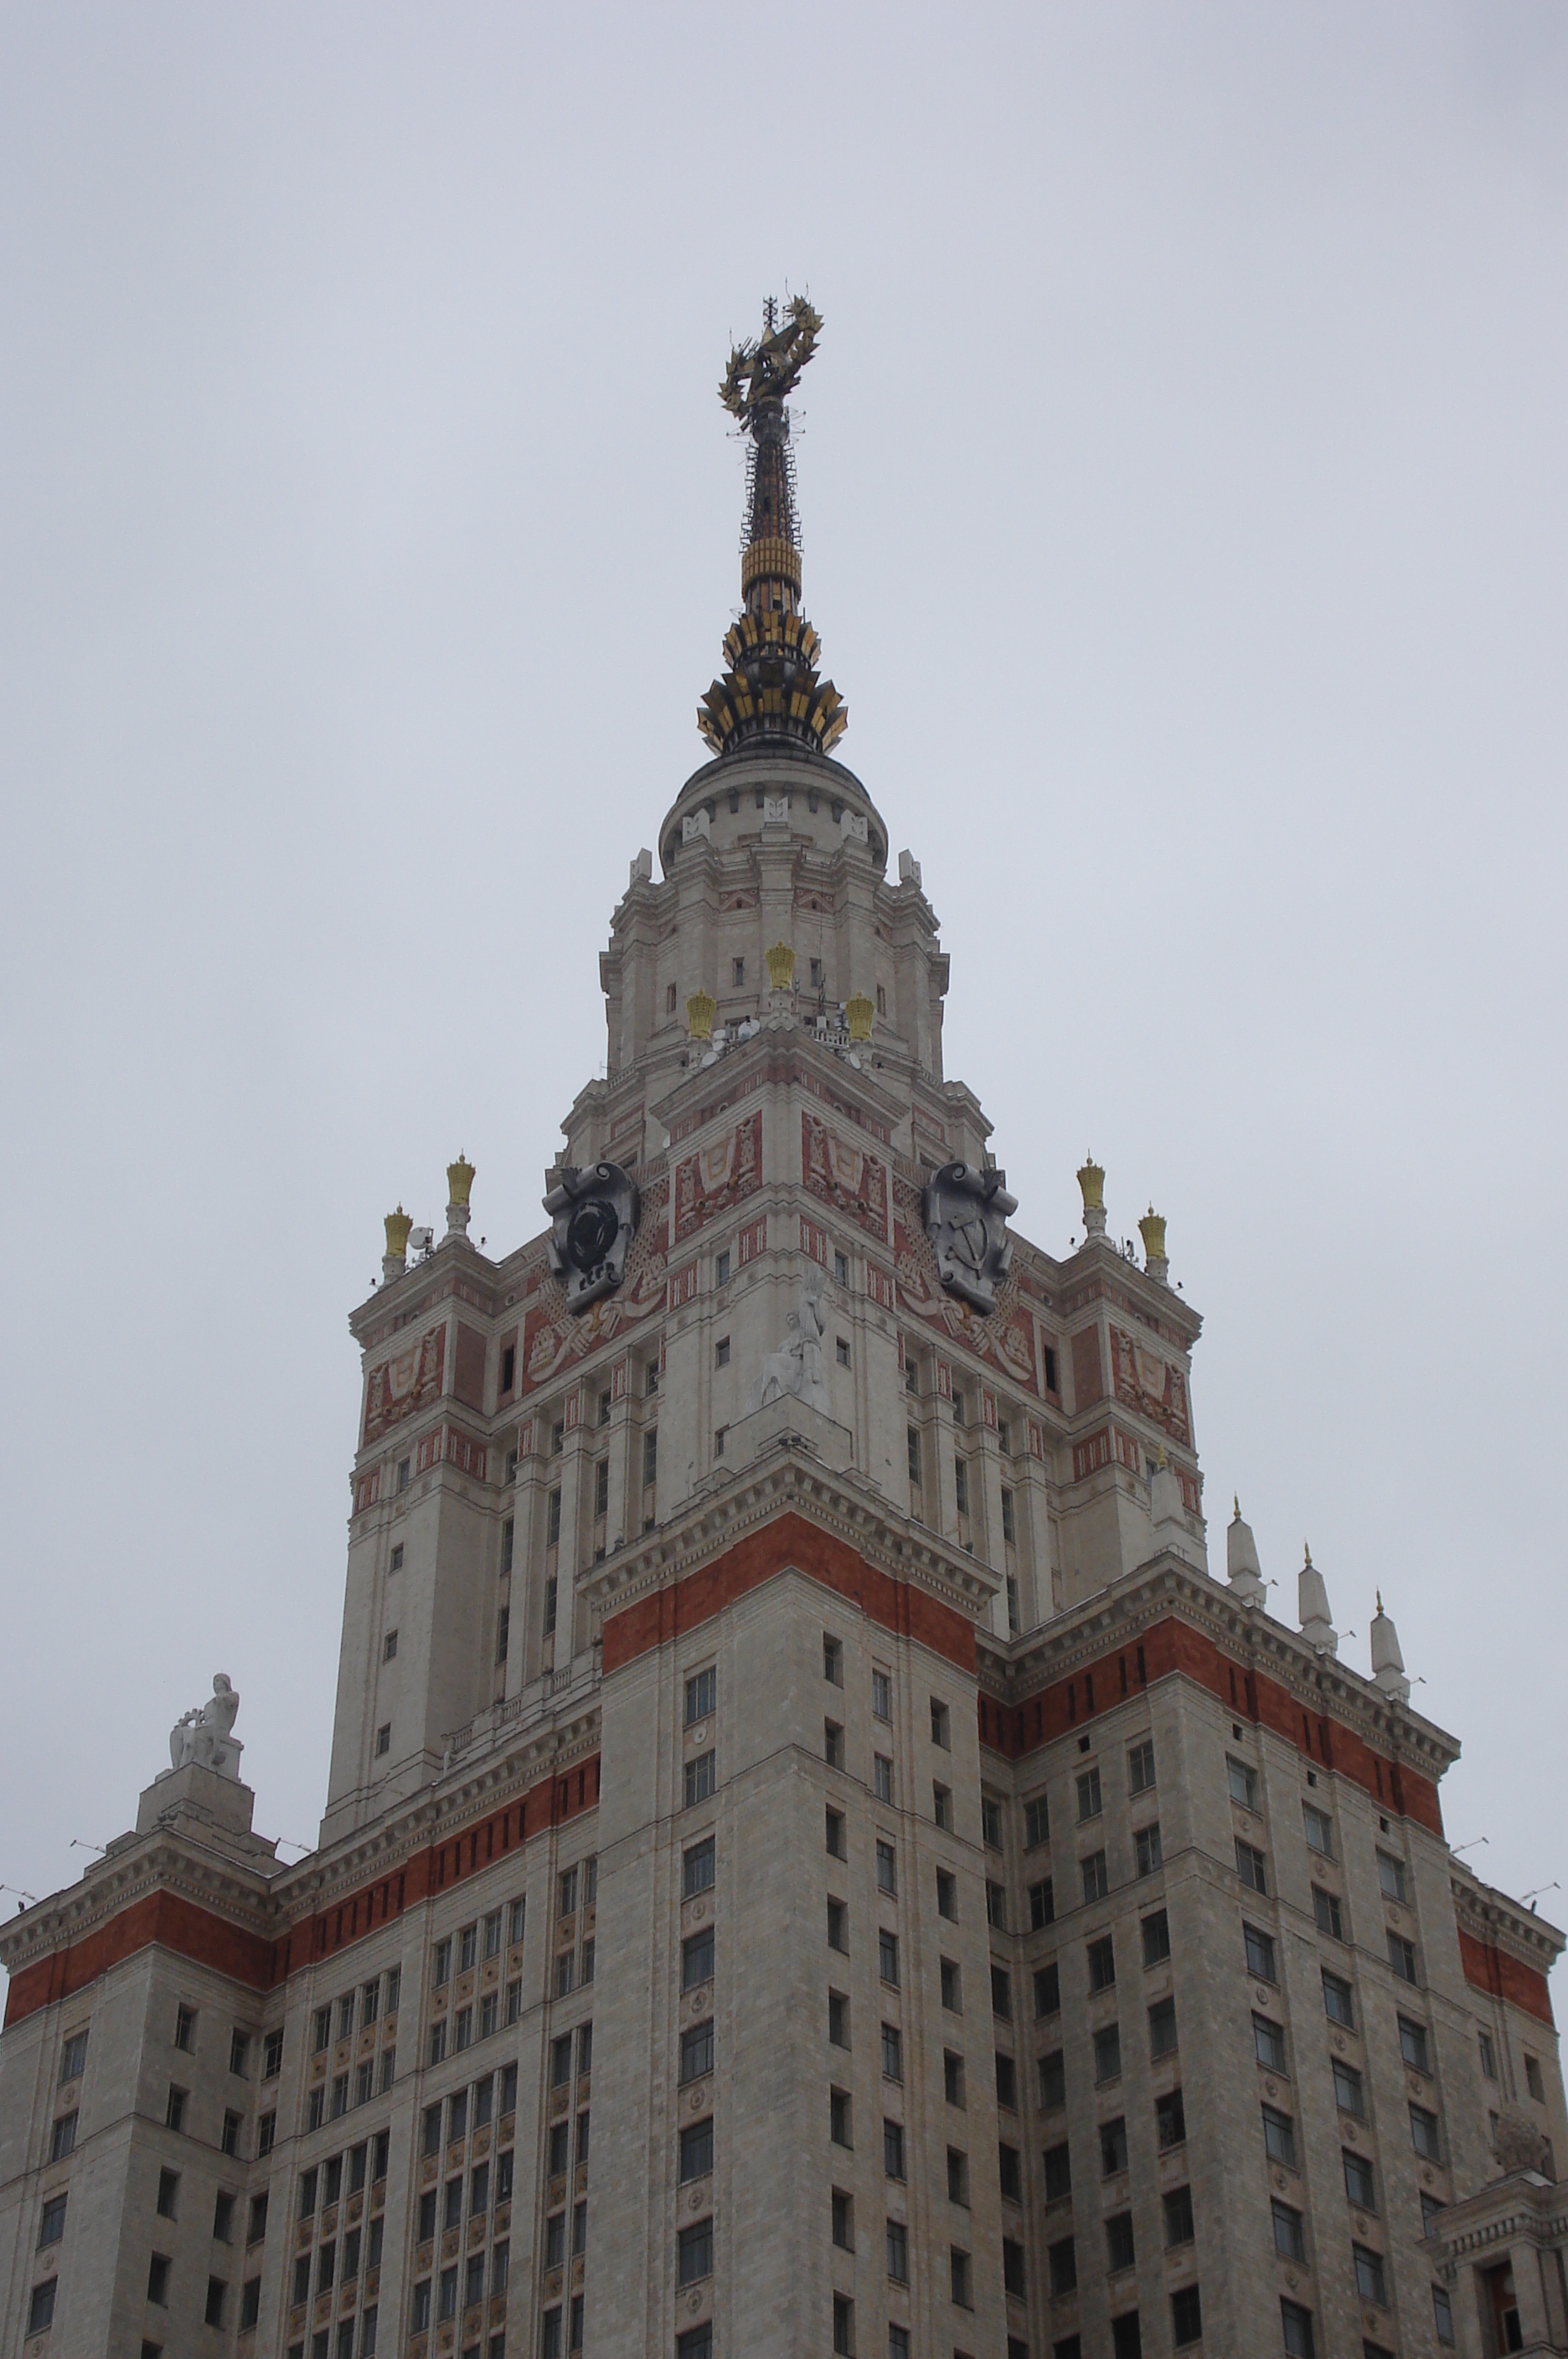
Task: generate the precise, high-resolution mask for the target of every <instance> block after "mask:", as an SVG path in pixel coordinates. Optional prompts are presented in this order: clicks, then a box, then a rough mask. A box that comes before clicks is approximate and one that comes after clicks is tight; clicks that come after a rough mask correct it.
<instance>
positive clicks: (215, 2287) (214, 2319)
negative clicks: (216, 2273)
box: [204, 2277, 229, 2326]
mask: <svg viewBox="0 0 1568 2359" xmlns="http://www.w3.org/2000/svg"><path fill="white" fill-rule="evenodd" d="M228 2289H229V2288H228V2287H227V2286H226V2285H225V2284H224V2283H223V2278H222V2277H209V2278H208V2280H207V2309H206V2313H205V2321H204V2322H205V2323H206V2324H207V2325H208V2326H222V2324H223V2297H224V2295H225V2294H226V2293H227V2292H228Z"/></svg>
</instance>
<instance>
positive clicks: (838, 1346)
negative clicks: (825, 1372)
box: [834, 1335, 849, 1368]
mask: <svg viewBox="0 0 1568 2359" xmlns="http://www.w3.org/2000/svg"><path fill="white" fill-rule="evenodd" d="M834 1351H835V1354H836V1357H837V1360H838V1364H839V1366H840V1367H841V1368H847V1367H848V1365H849V1341H848V1338H847V1337H846V1336H844V1335H839V1336H835V1338H834Z"/></svg>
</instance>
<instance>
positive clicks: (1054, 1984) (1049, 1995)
mask: <svg viewBox="0 0 1568 2359" xmlns="http://www.w3.org/2000/svg"><path fill="white" fill-rule="evenodd" d="M1034 2011H1035V2017H1036V2019H1037V2020H1038V2019H1039V2018H1040V2017H1041V2016H1047V2015H1060V2014H1061V2012H1062V1974H1061V1970H1060V1968H1059V1967H1058V1965H1057V1962H1056V1960H1055V1959H1054V1958H1052V1960H1051V1963H1050V1964H1049V1965H1048V1966H1037V1967H1036V1968H1035V1974H1034Z"/></svg>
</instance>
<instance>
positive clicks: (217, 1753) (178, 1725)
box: [169, 1671, 245, 1778]
mask: <svg viewBox="0 0 1568 2359" xmlns="http://www.w3.org/2000/svg"><path fill="white" fill-rule="evenodd" d="M239 1708H240V1698H239V1690H238V1689H237V1688H235V1687H233V1686H231V1684H230V1682H229V1676H228V1673H227V1672H226V1671H214V1672H213V1674H212V1694H211V1695H210V1696H209V1698H208V1699H207V1701H206V1702H205V1703H204V1704H193V1705H192V1706H191V1710H190V1711H189V1712H182V1713H181V1714H180V1718H179V1719H178V1720H177V1721H176V1722H175V1723H174V1726H173V1727H172V1728H171V1729H170V1730H169V1760H170V1762H171V1763H172V1764H173V1766H174V1767H175V1768H176V1769H184V1768H188V1767H190V1766H191V1764H192V1763H194V1764H195V1765H196V1767H198V1768H201V1769H212V1770H215V1771H216V1772H217V1775H218V1776H219V1777H234V1778H237V1777H238V1776H239V1774H240V1755H241V1754H242V1753H243V1752H244V1751H245V1747H244V1745H242V1744H241V1743H240V1741H239V1739H238V1737H237V1736H235V1735H234V1720H235V1716H236V1715H237V1713H238V1712H239Z"/></svg>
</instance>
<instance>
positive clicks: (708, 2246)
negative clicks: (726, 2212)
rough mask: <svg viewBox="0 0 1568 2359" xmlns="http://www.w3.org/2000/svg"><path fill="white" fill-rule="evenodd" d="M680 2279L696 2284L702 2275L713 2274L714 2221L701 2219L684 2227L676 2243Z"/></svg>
mask: <svg viewBox="0 0 1568 2359" xmlns="http://www.w3.org/2000/svg"><path fill="white" fill-rule="evenodd" d="M676 2255H677V2267H676V2275H677V2278H678V2281H679V2282H680V2283H681V2285H683V2286H686V2285H695V2284H696V2283H697V2281H698V2279H699V2278H700V2277H712V2276H713V2222H712V2220H699V2221H698V2222H697V2223H696V2224H695V2225H694V2226H693V2227H690V2228H682V2229H681V2231H680V2234H679V2237H678V2239H677V2244H676Z"/></svg>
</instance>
